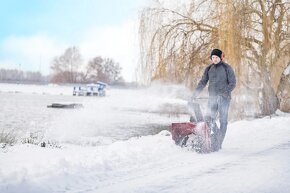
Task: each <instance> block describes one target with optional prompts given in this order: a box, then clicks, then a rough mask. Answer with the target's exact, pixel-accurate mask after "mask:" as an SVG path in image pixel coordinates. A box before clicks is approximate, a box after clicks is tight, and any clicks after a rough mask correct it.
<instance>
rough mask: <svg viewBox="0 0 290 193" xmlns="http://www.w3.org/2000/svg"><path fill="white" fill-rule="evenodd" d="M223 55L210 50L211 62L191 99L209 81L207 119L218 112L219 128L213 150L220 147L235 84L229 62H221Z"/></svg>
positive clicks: (213, 117) (219, 51)
mask: <svg viewBox="0 0 290 193" xmlns="http://www.w3.org/2000/svg"><path fill="white" fill-rule="evenodd" d="M223 57H224V56H223V52H222V51H221V50H219V49H213V50H212V52H211V55H210V59H211V61H212V64H210V65H209V66H207V67H206V69H205V71H204V73H203V76H202V78H201V80H200V81H199V83H198V85H197V87H196V89H195V91H194V93H193V100H195V98H196V97H197V96H198V95H199V93H200V92H201V91H202V90H203V88H204V87H205V86H206V85H207V82H209V85H208V92H209V99H208V105H207V117H208V119H207V120H215V119H216V117H217V114H218V115H219V122H220V129H219V132H217V133H218V134H217V136H216V137H217V142H218V144H217V145H216V147H213V148H214V149H213V151H218V150H219V149H221V148H222V143H223V140H224V138H225V135H226V131H227V125H228V110H229V106H230V101H231V92H232V91H233V89H234V88H235V86H236V77H235V73H234V71H233V69H232V67H231V66H230V65H229V64H227V63H225V62H223Z"/></svg>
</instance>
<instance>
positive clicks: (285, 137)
mask: <svg viewBox="0 0 290 193" xmlns="http://www.w3.org/2000/svg"><path fill="white" fill-rule="evenodd" d="M157 90H158V89H157ZM155 91H156V89H154V92H155ZM159 91H160V89H159ZM167 91H168V90H167ZM154 92H149V93H150V94H148V92H147V91H146V92H145V91H144V90H141V91H136V94H133V93H135V91H132V92H131V91H130V92H129V93H130V95H126V94H125V92H123V94H121V95H118V97H119V98H118V100H117V99H115V97H108V98H107V99H105V100H108V103H109V104H111V105H112V106H113V107H114V108H115V107H116V104H120V106H123V108H127V107H130V105H129V104H132V106H131V107H132V108H137V109H138V110H140V109H143V110H146V107H147V109H148V108H149V109H150V110H149V111H153V110H156V109H154V108H153V107H154V106H155V105H157V104H158V103H160V102H161V100H160V101H158V99H157V98H156V95H155V94H156V93H155V94H154ZM120 93H122V92H120ZM145 93H146V95H145ZM140 94H141V95H140ZM163 94H164V93H163ZM158 96H159V97H161V98H163V100H165V101H166V104H170V103H178V102H180V101H179V100H176V98H173V97H172V96H173V95H169V96H170V97H165V95H162V94H159V95H158ZM130 97H131V98H130ZM142 97H145V99H144V100H145V101H146V102H147V103H146V104H144V103H141V99H140V98H142ZM110 98H111V99H110ZM171 98H172V99H171ZM125 99H126V100H125ZM128 100H129V101H130V102H133V103H126V102H125V101H128ZM139 100H140V102H138V101H139ZM144 100H143V101H144ZM118 101H123V102H121V103H120V102H118ZM150 101H151V102H150ZM180 103H182V102H180ZM138 104H140V105H138ZM131 107H130V108H131ZM114 108H113V109H114ZM109 112H111V111H109ZM132 112H135V113H136V114H137V115H138V114H139V113H140V111H130V113H132ZM142 115H143V114H141V116H142ZM134 117H135V118H136V117H138V116H136V115H134V116H131V117H130V118H133V119H135V118H134ZM184 118H185V117H183V116H181V117H179V118H178V120H180V121H184V120H183V119H184ZM121 120H122V117H120V119H118V121H117V122H116V123H118V124H122V122H120V121H121ZM136 120H140V118H139V117H138V118H136ZM123 121H124V124H125V122H126V124H127V120H123ZM131 121H132V122H133V121H134V120H131ZM147 121H150V120H147ZM166 121H168V122H169V121H173V120H172V119H171V118H168V119H165V118H163V120H162V122H166ZM174 121H176V120H174ZM153 122H154V121H153ZM126 124H125V125H126ZM289 125H290V115H289V114H284V113H279V112H278V114H277V115H276V116H272V117H265V118H263V119H253V120H243V121H237V122H233V123H230V124H229V128H228V132H227V136H226V139H225V142H224V145H223V149H222V150H221V151H219V152H216V153H211V154H197V153H195V152H192V151H190V150H188V149H185V148H180V147H178V146H176V145H175V144H174V142H173V141H172V139H171V136H170V132H169V131H166V130H164V131H161V132H160V133H159V134H156V135H147V136H141V137H132V138H130V139H128V140H118V141H113V142H111V143H103V144H100V145H98V146H86V145H76V144H77V143H76V144H71V143H66V142H65V141H63V142H62V143H61V146H62V147H61V148H42V147H40V146H36V145H29V144H17V145H15V146H12V147H8V148H5V149H1V152H0V192H1V193H2V192H3V193H10V192H19V193H20V192H27V193H28V192H33V193H39V192H44V193H45V192H47V193H48V192H49V193H51V192H73V193H74V192H75V193H77V192H78V193H80V192H96V193H105V192H106V193H115V192H116V193H117V192H118V193H120V192H126V193H129V192H134V193H148V192H150V193H163V192H170V193H177V192H178V193H189V192H206V193H211V192H212V193H213V192H214V193H216V192H219V193H223V192H224V193H228V192H235V193H242V192H243V193H247V192H249V193H252V192H255V193H257V192H258V193H266V192H269V193H275V192H276V193H288V192H289V190H290V183H289V180H290V164H289V163H290V127H289ZM66 131H67V132H69V129H67V130H66ZM51 133H54V134H55V132H51ZM74 139H76V138H72V140H74Z"/></svg>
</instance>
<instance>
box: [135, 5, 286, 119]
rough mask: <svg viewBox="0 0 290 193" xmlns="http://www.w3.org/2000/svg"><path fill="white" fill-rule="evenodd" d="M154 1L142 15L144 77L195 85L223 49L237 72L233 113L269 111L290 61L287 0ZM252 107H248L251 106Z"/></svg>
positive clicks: (249, 113)
mask: <svg viewBox="0 0 290 193" xmlns="http://www.w3.org/2000/svg"><path fill="white" fill-rule="evenodd" d="M168 2H172V3H174V1H169V0H168V1H158V0H156V1H155V4H154V5H153V6H152V7H149V8H145V9H144V10H143V12H142V14H141V18H140V37H141V38H140V39H141V54H142V56H141V62H142V63H141V69H142V72H143V74H144V75H145V76H142V77H143V81H144V82H150V81H152V80H156V79H161V80H165V81H172V80H173V81H174V82H177V83H185V84H186V85H188V86H189V87H194V86H195V85H196V84H197V80H198V79H199V77H200V76H201V73H202V72H203V69H204V68H205V66H206V65H207V64H208V63H209V62H210V61H209V60H208V58H209V53H210V51H211V49H212V48H221V49H222V50H223V51H224V52H225V55H226V61H227V62H228V63H230V64H231V65H232V66H233V68H234V70H235V72H236V75H237V79H238V86H237V89H236V91H235V93H234V108H233V109H234V111H235V112H234V113H235V115H236V116H239V115H242V116H243V115H244V116H245V115H250V116H252V115H267V114H271V113H273V112H274V111H275V110H276V109H277V105H278V100H277V97H276V93H277V88H278V85H279V82H280V78H281V74H282V72H283V70H284V69H285V67H286V65H287V64H288V62H289V61H290V54H289V53H290V2H289V1H288V0H271V1H270V0H236V1H230V0H191V1H184V2H185V3H179V4H176V5H174V6H170V3H169V5H168ZM249 106H250V107H251V108H248V107H249Z"/></svg>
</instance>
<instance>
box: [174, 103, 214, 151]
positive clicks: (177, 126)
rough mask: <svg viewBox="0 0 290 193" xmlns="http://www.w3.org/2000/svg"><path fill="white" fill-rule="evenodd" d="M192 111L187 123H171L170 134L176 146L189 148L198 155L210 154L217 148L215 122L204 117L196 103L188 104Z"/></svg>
mask: <svg viewBox="0 0 290 193" xmlns="http://www.w3.org/2000/svg"><path fill="white" fill-rule="evenodd" d="M188 105H189V108H190V109H191V110H193V111H192V112H193V113H192V115H191V116H190V121H189V122H183V123H172V125H171V134H172V139H173V140H174V141H175V144H176V145H180V146H182V147H189V148H191V149H192V150H194V151H196V152H198V153H210V152H213V151H217V150H218V149H219V148H218V147H219V143H218V139H219V137H218V134H219V129H218V127H217V125H216V121H215V120H213V119H212V118H209V117H204V116H203V114H202V111H201V109H200V105H199V103H197V102H190V103H188Z"/></svg>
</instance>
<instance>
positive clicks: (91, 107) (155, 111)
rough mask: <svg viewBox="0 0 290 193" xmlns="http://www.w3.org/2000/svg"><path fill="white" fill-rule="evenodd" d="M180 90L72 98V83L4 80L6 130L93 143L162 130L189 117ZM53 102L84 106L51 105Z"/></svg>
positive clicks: (122, 91)
mask: <svg viewBox="0 0 290 193" xmlns="http://www.w3.org/2000/svg"><path fill="white" fill-rule="evenodd" d="M179 92H180V90H178V88H172V87H168V88H164V90H162V89H161V90H160V88H158V89H157V88H156V89H154V88H151V89H138V90H137V89H136V90H134V89H109V90H108V91H107V96H106V97H83V96H72V87H71V86H35V85H17V84H0V98H1V100H0V105H1V109H2V110H1V112H0V119H1V122H0V128H1V129H2V130H5V131H7V130H9V131H12V130H13V131H14V132H16V133H17V135H18V138H19V139H21V137H24V136H28V135H30V134H31V133H40V135H42V137H43V138H45V139H47V140H57V141H60V142H70V143H92V144H98V143H101V144H102V143H111V142H113V141H116V140H120V139H121V140H122V139H128V138H130V137H134V136H143V135H148V134H156V133H158V132H160V131H161V130H164V129H169V126H170V123H171V122H174V121H181V120H182V119H183V120H184V121H185V120H187V119H188V116H187V115H185V114H184V113H185V112H186V102H185V101H184V100H181V99H177V95H178V93H179ZM52 103H81V104H83V106H84V108H80V109H55V108H47V105H50V104H52ZM180 113H181V114H180Z"/></svg>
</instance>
